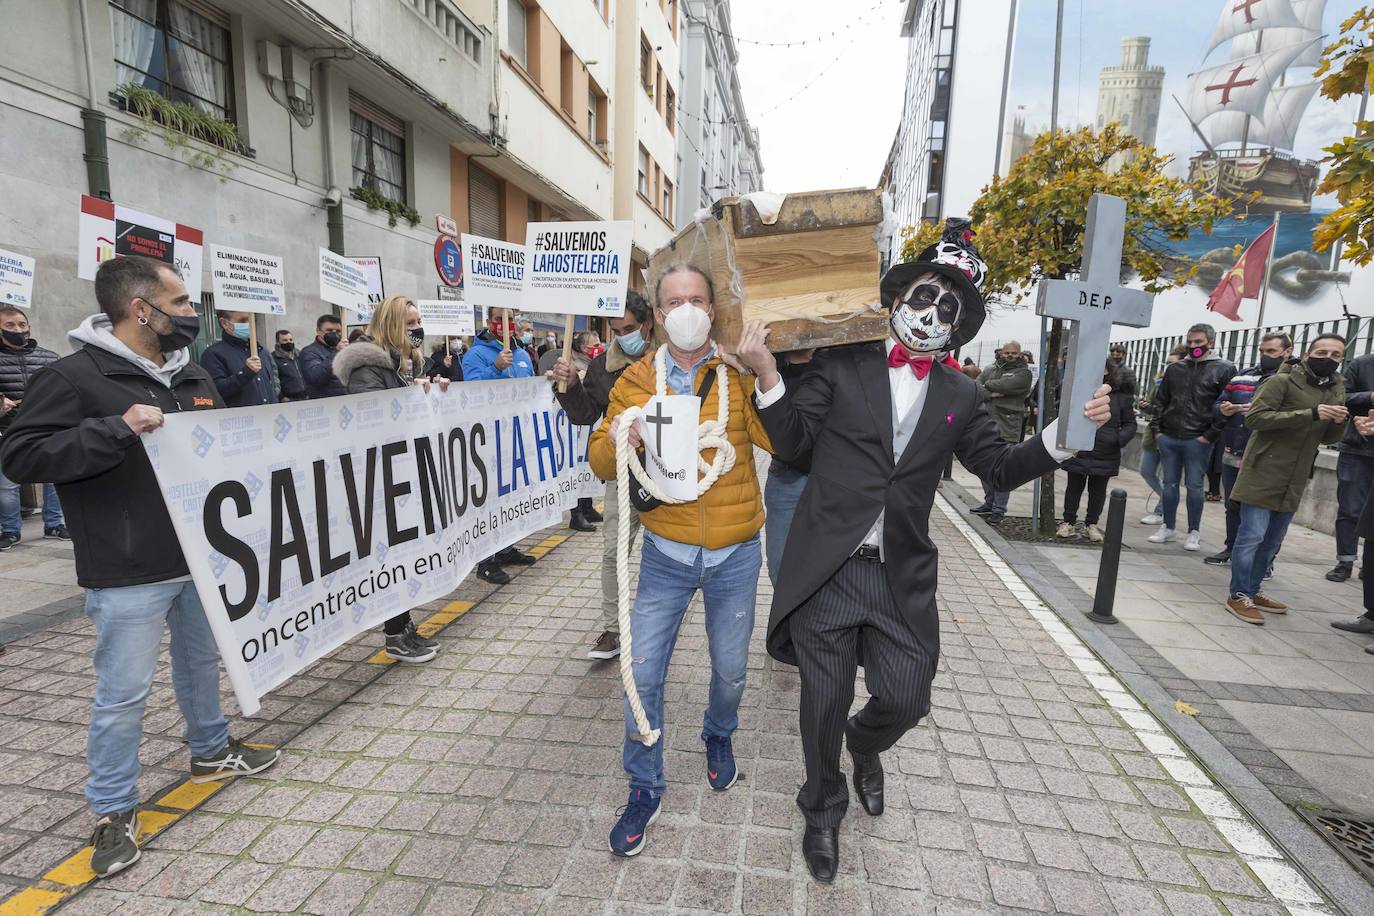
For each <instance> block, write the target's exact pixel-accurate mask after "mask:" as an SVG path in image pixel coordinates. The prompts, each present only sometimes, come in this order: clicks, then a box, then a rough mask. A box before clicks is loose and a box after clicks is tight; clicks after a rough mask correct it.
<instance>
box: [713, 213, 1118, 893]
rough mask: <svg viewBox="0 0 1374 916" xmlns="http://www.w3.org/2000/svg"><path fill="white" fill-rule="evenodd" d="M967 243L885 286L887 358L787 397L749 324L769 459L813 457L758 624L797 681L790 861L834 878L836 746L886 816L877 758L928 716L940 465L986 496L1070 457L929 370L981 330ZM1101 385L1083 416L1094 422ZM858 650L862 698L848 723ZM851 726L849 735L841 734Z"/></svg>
mask: <svg viewBox="0 0 1374 916" xmlns="http://www.w3.org/2000/svg"><path fill="white" fill-rule="evenodd" d="M971 236H972V232H970V231H969V230H968V229H967V228H966V224H963V225H961V222H960V221H953V220H952V221H951V222H950V225H949V226H948V227H947V228H946V230H945V234H944V237H943V239H942V240H941V242H940V243H938V244H937V245H933V246H931V247H930V248H928V249H926V251H925V252H923V253H922V254H921V256H920V258H919V259H918V260H916V261H914V262H908V263H903V264H898V265H896V266H894V267H892V268H891V269H890V270H889V271H888V272H887V274H886V275H885V276H884V277H883V280H882V283H881V285H880V293H881V297H882V303H883V305H884V306H885V307H888V308H890V309H891V310H892V317H891V324H892V332H891V337H890V338H889V340H887V341H886V342H885V343H884V344H858V345H854V346H849V347H836V348H833V349H831V350H830V351H829V352H827V354H826V358H825V359H824V360H822V361H821V362H820V363H819V364H818V365H817V367H816V368H815V369H814V370H812V371H811V372H809V373H807V374H806V375H805V376H803V377H802V379H801V381H800V382H799V383H798V384H797V385H796V386H795V389H793V388H792V387H791V386H788V385H787V384H786V383H784V382H783V381H782V380H781V378H780V377H779V374H778V371H777V366H776V363H775V362H774V359H773V356H772V354H771V353H769V352H768V348H767V346H766V343H765V339H766V336H767V330H766V328H764V327H763V326H762V325H760V324H759V323H758V322H750V323H749V324H748V325H747V326H746V327H745V329H744V332H743V334H742V336H741V340H740V344H739V351H738V357H739V359H740V360H741V361H742V362H743V363H744V364H745V365H747V366H749V367H750V368H751V369H753V370H754V372H755V373H756V374H757V375H758V387H757V398H758V408H759V417H760V419H761V420H762V421H763V425H764V427H765V428H766V429H767V430H768V436H769V439H770V440H771V441H772V444H773V446H774V453H775V454H777V455H779V456H781V457H782V458H784V459H786V460H789V461H790V460H796V459H798V458H800V457H802V456H804V455H806V454H808V453H809V454H810V455H811V473H810V478H809V479H808V481H807V484H806V490H805V491H804V492H803V494H802V498H801V502H800V504H799V505H798V506H797V512H796V516H795V519H794V521H793V530H795V531H805V532H806V533H807V537H795V538H788V540H787V548H786V550H785V552H784V554H783V559H782V574H781V576H780V577H779V581H778V585H777V587H776V588H775V589H774V593H773V610H772V614H771V615H770V617H769V619H768V642H767V645H768V653H769V655H771V656H772V657H773V658H775V659H777V660H778V661H781V662H784V663H786V664H789V665H796V666H797V668H798V671H799V673H800V675H801V705H800V726H801V729H800V730H801V739H802V753H803V756H804V757H805V761H806V783H805V785H803V786H802V789H801V791H800V792H799V793H798V795H797V805H798V806H799V807H800V808H801V809H802V813H803V814H804V816H805V818H806V830H805V833H804V834H803V839H802V854H803V856H804V857H805V859H806V864H807V866H808V868H810V870H811V874H812V875H813V876H814V877H815V878H816V879H817V880H819V881H831V880H833V879H834V877H835V871H836V867H837V864H838V858H839V831H838V828H839V824H840V821H841V819H842V818H843V817H844V813H845V809H846V807H847V806H848V803H849V790H848V788H847V787H846V786H845V781H844V776H843V774H842V773H841V771H840V747H841V742H842V739H843V740H844V742H845V743H847V744H848V746H849V752H850V754H851V755H852V757H853V759H854V787H855V790H856V793H857V794H858V796H859V801H860V802H861V803H862V804H863V807H864V810H865V811H867V812H868V813H869V814H870V815H874V816H876V815H879V814H881V813H882V812H883V807H884V803H883V768H882V763H881V761H880V759H879V754H880V753H881V752H883V751H886V750H888V749H889V748H891V747H892V746H893V745H894V744H895V743H896V742H897V741H898V740H899V739H900V738H901V736H902V735H904V734H905V733H906V732H907V731H908V730H909V729H911V728H913V727H914V726H915V725H916V724H917V723H918V722H919V721H920V720H921V719H922V718H923V717H925V716H926V715H927V714H928V713H929V711H930V689H931V681H932V680H933V678H934V676H935V666H936V662H937V659H938V655H939V616H938V614H937V611H936V606H935V589H936V576H937V568H938V562H939V559H938V554H937V552H936V549H935V545H934V544H933V543H932V542H931V539H930V532H929V522H930V513H931V509H932V508H933V507H934V502H935V499H936V496H935V492H936V489H937V487H938V486H939V483H940V478H941V476H942V474H943V473H944V469H945V465H946V463H947V462H948V461H949V460H950V458H951V457H952V456H955V455H957V456H958V457H959V459H960V460H961V461H962V462H963V463H964V464H966V465H967V466H968V468H969V470H971V471H973V472H974V473H975V474H977V475H978V476H979V478H981V479H984V480H989V481H991V482H992V483H993V484H994V486H995V487H996V488H997V489H1013V488H1015V487H1017V486H1020V485H1021V484H1023V483H1026V482H1028V481H1030V480H1034V479H1035V478H1036V477H1038V476H1040V475H1041V474H1045V473H1048V472H1050V471H1052V470H1053V469H1054V468H1055V467H1057V466H1058V463H1059V462H1060V461H1063V460H1066V459H1068V458H1071V457H1073V454H1074V453H1073V452H1067V451H1060V450H1058V449H1055V448H1053V442H1054V437H1055V436H1056V434H1057V424H1053V423H1052V424H1050V425H1049V426H1048V427H1047V428H1046V429H1045V432H1044V434H1043V435H1040V436H1035V437H1033V438H1031V439H1027V440H1026V441H1024V442H1021V443H1020V444H1012V443H1010V442H1007V441H1005V440H1004V439H1003V437H1002V435H1001V433H1000V431H999V430H998V426H997V423H996V421H994V420H993V418H992V417H991V415H989V413H988V410H987V406H986V405H985V404H984V402H983V397H982V395H981V393H980V390H979V387H978V384H977V383H976V382H974V381H973V380H972V379H970V378H968V377H967V376H966V375H964V374H963V373H962V372H960V371H959V370H958V369H957V368H956V367H951V366H950V365H948V364H947V363H944V362H943V361H940V360H938V358H939V357H941V356H942V355H943V354H945V353H948V352H949V351H951V350H953V349H955V348H957V347H959V346H961V345H963V344H965V343H967V342H968V341H969V340H970V339H972V338H973V336H974V335H975V334H976V333H977V332H978V328H979V327H980V326H981V325H982V323H983V319H984V316H985V314H986V313H985V307H984V304H983V297H982V293H981V292H980V290H979V284H980V283H981V280H982V277H983V275H984V272H985V271H984V268H983V263H982V261H981V259H979V257H978V254H977V252H976V251H975V250H974V249H973V246H972V243H971ZM1107 393H1108V389H1107V388H1106V387H1105V386H1103V387H1101V388H1099V389H1097V391H1096V393H1095V396H1094V400H1092V401H1090V402H1089V403H1088V404H1086V405H1084V407H1083V408H1082V409H1083V410H1084V412H1085V414H1086V415H1087V416H1089V417H1090V418H1091V419H1092V420H1093V421H1094V422H1095V423H1097V424H1098V425H1099V426H1100V425H1102V423H1103V422H1105V421H1106V419H1107V417H1108V416H1109V415H1110V413H1111V409H1110V404H1109V401H1108V399H1107V397H1106V395H1107ZM860 640H862V652H863V663H864V677H865V680H866V682H867V685H868V690H869V694H870V699H869V701H868V703H867V704H866V705H865V706H864V707H863V709H861V710H860V711H859V712H858V714H857V715H855V716H853V717H852V718H848V719H847V717H848V715H849V708H850V705H851V704H852V703H853V699H854V676H855V673H856V668H857V664H858V660H859V658H858V656H859V643H860ZM846 720H847V721H846Z"/></svg>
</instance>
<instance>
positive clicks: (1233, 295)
mask: <svg viewBox="0 0 1374 916" xmlns="http://www.w3.org/2000/svg"><path fill="white" fill-rule="evenodd" d="M1277 228H1278V227H1277V226H1274V225H1271V226H1270V227H1269V228H1268V229H1266V230H1264V231H1263V232H1261V233H1260V234H1259V238H1257V239H1255V240H1254V241H1253V242H1251V243H1250V244H1249V246H1248V247H1247V248H1246V249H1245V251H1243V252H1241V255H1240V260H1239V261H1237V262H1236V265H1235V266H1234V267H1232V268H1231V269H1230V270H1228V271H1227V272H1226V276H1224V277H1222V278H1221V282H1220V283H1218V284H1217V288H1216V289H1214V290H1212V295H1211V298H1209V299H1208V300H1207V308H1208V310H1210V311H1213V312H1220V313H1221V314H1223V315H1225V316H1226V317H1227V318H1230V319H1231V320H1232V321H1240V320H1241V319H1240V300H1242V299H1258V298H1259V297H1260V292H1261V291H1262V290H1263V288H1264V268H1265V266H1266V265H1267V264H1268V261H1269V255H1270V253H1271V252H1272V251H1273V250H1274V233H1275V231H1276V229H1277Z"/></svg>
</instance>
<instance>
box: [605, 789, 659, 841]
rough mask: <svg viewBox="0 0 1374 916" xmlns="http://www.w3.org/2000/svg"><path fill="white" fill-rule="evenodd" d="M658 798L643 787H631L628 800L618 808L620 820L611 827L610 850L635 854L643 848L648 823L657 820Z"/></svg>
mask: <svg viewBox="0 0 1374 916" xmlns="http://www.w3.org/2000/svg"><path fill="white" fill-rule="evenodd" d="M658 810H659V799H658V798H657V797H656V796H654V795H653V793H651V792H646V791H644V790H643V789H631V790H630V800H629V801H628V802H626V803H625V807H623V808H621V809H620V812H619V813H620V820H618V821H616V822H615V826H614V827H612V828H611V852H613V853H615V854H616V855H618V856H637V855H639V851H640V850H641V849H643V848H644V835H645V834H646V833H648V832H649V825H650V824H652V823H653V822H654V821H656V820H658Z"/></svg>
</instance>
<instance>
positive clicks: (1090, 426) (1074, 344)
mask: <svg viewBox="0 0 1374 916" xmlns="http://www.w3.org/2000/svg"><path fill="white" fill-rule="evenodd" d="M1125 237H1126V201H1124V200H1122V199H1121V198H1120V197H1112V196H1111V195H1110V194H1094V195H1093V196H1092V199H1091V200H1089V202H1088V224H1087V228H1086V231H1085V234H1084V241H1083V268H1082V272H1081V274H1080V279H1078V280H1041V281H1040V283H1039V287H1038V291H1037V297H1036V301H1035V313H1036V314H1037V315H1042V316H1044V317H1047V318H1064V319H1067V320H1069V321H1071V322H1073V324H1072V325H1071V327H1070V328H1069V336H1068V353H1069V356H1068V362H1067V363H1066V364H1065V366H1064V386H1063V396H1062V397H1061V399H1060V401H1059V427H1058V436H1057V437H1056V441H1055V444H1056V445H1057V446H1058V447H1059V448H1062V449H1065V450H1074V451H1088V450H1090V449H1092V447H1093V443H1094V442H1095V441H1096V439H1097V426H1096V425H1095V424H1094V423H1093V421H1092V420H1089V419H1088V418H1087V417H1085V416H1084V415H1083V405H1084V404H1086V403H1087V402H1088V401H1089V400H1091V399H1092V396H1093V392H1094V391H1096V390H1097V388H1098V387H1099V386H1100V385H1101V384H1102V373H1103V369H1104V367H1105V366H1106V364H1107V348H1108V347H1109V346H1110V345H1111V337H1112V325H1114V324H1124V325H1126V326H1127V327H1132V328H1143V327H1148V326H1149V324H1150V314H1151V312H1153V311H1154V302H1155V297H1154V295H1153V294H1151V293H1147V292H1145V291H1144V290H1139V289H1131V288H1130V287H1127V286H1122V285H1121V246H1122V242H1123V241H1124V240H1125Z"/></svg>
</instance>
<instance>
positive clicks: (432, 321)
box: [415, 299, 477, 337]
mask: <svg viewBox="0 0 1374 916" xmlns="http://www.w3.org/2000/svg"><path fill="white" fill-rule="evenodd" d="M415 305H416V306H417V307H418V308H419V309H420V324H422V325H424V328H425V333H426V334H432V335H434V336H436V337H438V336H442V335H445V334H447V335H452V336H457V337H471V336H472V335H473V334H476V333H477V328H476V326H475V324H474V323H473V318H472V303H470V302H453V301H450V300H447V299H417V300H415Z"/></svg>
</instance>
